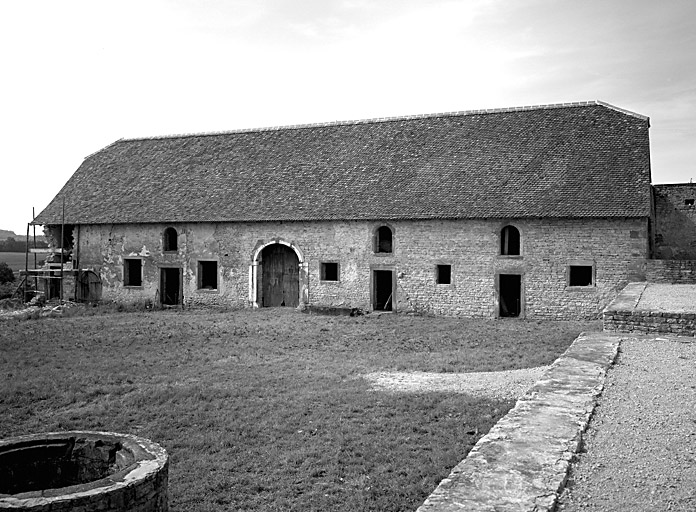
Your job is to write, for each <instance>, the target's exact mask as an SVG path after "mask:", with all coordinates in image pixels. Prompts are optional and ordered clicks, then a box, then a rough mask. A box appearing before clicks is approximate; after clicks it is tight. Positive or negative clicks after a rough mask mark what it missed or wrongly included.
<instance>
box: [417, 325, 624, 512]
mask: <svg viewBox="0 0 696 512" xmlns="http://www.w3.org/2000/svg"><path fill="white" fill-rule="evenodd" d="M619 339H620V338H619V337H617V336H611V335H605V334H591V335H582V336H580V337H579V338H578V339H577V340H575V342H573V344H572V345H571V347H570V348H569V349H568V350H567V351H566V353H565V354H564V355H563V356H562V357H560V358H559V359H558V360H557V361H556V362H555V363H554V364H553V365H552V366H551V368H550V369H549V370H548V372H547V373H546V374H545V375H544V376H543V377H542V379H541V380H540V381H538V382H537V383H536V385H535V386H534V387H533V388H532V389H531V390H530V391H529V393H527V395H525V396H524V397H523V398H522V399H520V400H519V401H518V402H517V405H516V406H515V407H514V409H512V410H511V411H510V412H509V413H508V414H507V415H506V416H505V417H504V418H502V419H501V420H500V421H499V422H498V423H497V424H496V425H495V426H494V427H493V428H492V429H491V431H490V432H489V433H488V434H487V435H486V436H484V437H483V438H481V439H480V440H479V442H478V443H477V444H476V446H475V447H474V448H473V449H472V450H471V452H469V455H468V456H467V458H466V459H464V460H463V461H462V462H461V463H460V464H458V465H457V466H456V467H455V468H454V470H453V471H452V473H451V474H450V476H449V477H448V478H446V479H445V480H443V481H442V482H441V483H440V485H439V486H438V487H437V489H436V490H435V491H434V492H433V493H432V494H431V495H430V497H428V499H427V500H426V501H425V503H424V504H423V505H422V506H421V507H420V508H419V509H418V512H450V511H471V512H478V511H513V510H514V511H545V510H547V511H551V510H553V507H554V506H555V503H556V500H557V497H558V493H560V492H561V490H562V488H563V485H564V483H565V480H566V478H567V474H568V469H569V467H570V462H571V460H572V459H573V457H574V454H575V453H576V452H577V450H578V448H579V445H580V441H581V436H582V432H583V431H584V430H585V428H586V427H587V424H588V422H589V419H590V416H591V414H592V411H593V409H594V407H595V404H596V401H597V397H598V395H599V394H600V393H601V392H602V389H603V385H604V379H605V376H606V372H607V369H608V368H609V367H610V366H611V364H612V362H613V361H614V358H615V357H616V354H617V350H618V345H619Z"/></svg>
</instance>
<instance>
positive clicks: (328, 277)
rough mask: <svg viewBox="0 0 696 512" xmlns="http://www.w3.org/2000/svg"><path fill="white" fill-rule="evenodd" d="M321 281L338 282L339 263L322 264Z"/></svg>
mask: <svg viewBox="0 0 696 512" xmlns="http://www.w3.org/2000/svg"><path fill="white" fill-rule="evenodd" d="M319 279H320V280H322V281H338V263H335V262H322V263H321V267H320V271H319Z"/></svg>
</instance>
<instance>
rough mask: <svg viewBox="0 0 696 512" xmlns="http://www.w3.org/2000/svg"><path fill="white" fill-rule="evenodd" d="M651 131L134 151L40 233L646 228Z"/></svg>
mask: <svg viewBox="0 0 696 512" xmlns="http://www.w3.org/2000/svg"><path fill="white" fill-rule="evenodd" d="M648 127H649V120H648V119H647V118H646V117H643V116H640V115H637V114H632V113H630V112H626V111H623V110H620V109H618V108H615V107H612V106H611V105H607V104H604V103H600V102H589V103H574V104H564V105H548V106H540V107H524V108H519V109H504V110H490V111H473V112H458V113H447V114H434V115H426V116H414V117H403V118H390V119H375V120H369V121H352V122H344V123H328V124H319V125H305V126H292V127H282V128H269V129H258V130H243V131H234V132H226V133H214V134H197V135H181V136H169V137H153V138H144V139H122V140H119V141H116V142H114V143H113V144H111V145H110V146H107V147H106V148H104V149H102V150H101V151H98V152H97V153H94V154H93V155H90V156H89V157H87V158H86V159H85V161H84V162H83V164H82V165H81V166H80V167H79V169H78V170H77V171H76V172H75V174H74V175H73V176H72V177H71V178H70V180H69V181H68V182H67V184H66V185H65V186H64V187H63V189H62V190H61V191H60V193H59V194H58V195H57V196H56V198H55V199H54V200H53V201H52V202H51V203H50V204H49V205H48V207H47V208H46V209H45V210H44V211H43V212H42V213H41V214H40V215H39V216H38V217H37V219H36V223H39V224H54V223H60V219H61V205H62V198H63V197H65V221H66V223H69V224H90V223H98V224H101V223H146V222H204V221H265V220H283V221H296V220H332V219H343V220H349V219H384V220H396V219H413V218H415V219H431V218H519V217H574V218H583V217H645V216H648V215H649V212H650V157H649V143H648Z"/></svg>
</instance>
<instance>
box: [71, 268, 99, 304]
mask: <svg viewBox="0 0 696 512" xmlns="http://www.w3.org/2000/svg"><path fill="white" fill-rule="evenodd" d="M75 293H76V296H77V297H76V298H77V300H78V301H79V302H97V301H99V300H101V296H102V283H101V279H100V277H99V276H98V275H97V273H96V272H94V271H92V270H81V271H80V272H79V273H78V274H77V287H76V289H75Z"/></svg>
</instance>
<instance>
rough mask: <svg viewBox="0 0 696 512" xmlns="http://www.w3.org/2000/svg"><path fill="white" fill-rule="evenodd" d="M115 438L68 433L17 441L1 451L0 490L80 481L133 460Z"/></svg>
mask: <svg viewBox="0 0 696 512" xmlns="http://www.w3.org/2000/svg"><path fill="white" fill-rule="evenodd" d="M134 460H135V459H134V457H133V453H131V452H130V451H129V450H127V449H124V448H123V445H122V444H121V443H120V442H118V441H113V440H108V439H87V438H84V437H73V436H71V437H67V438H65V439H50V440H48V439H46V440H42V439H38V440H34V441H27V442H25V443H18V444H17V445H14V446H9V447H6V448H5V449H4V450H2V451H0V493H1V494H18V493H21V492H31V491H37V490H43V489H58V488H61V487H69V486H72V485H81V484H86V483H89V482H93V481H95V480H100V479H102V478H106V477H107V476H109V475H111V474H114V473H116V472H118V471H121V470H122V469H125V468H126V467H128V466H129V465H131V464H133V462H134Z"/></svg>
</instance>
